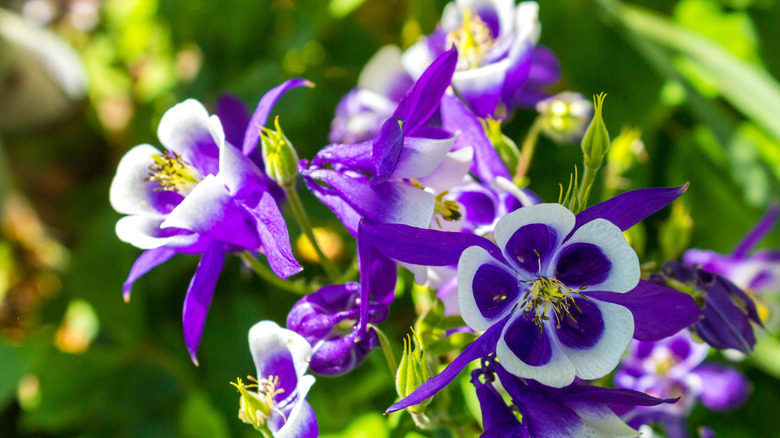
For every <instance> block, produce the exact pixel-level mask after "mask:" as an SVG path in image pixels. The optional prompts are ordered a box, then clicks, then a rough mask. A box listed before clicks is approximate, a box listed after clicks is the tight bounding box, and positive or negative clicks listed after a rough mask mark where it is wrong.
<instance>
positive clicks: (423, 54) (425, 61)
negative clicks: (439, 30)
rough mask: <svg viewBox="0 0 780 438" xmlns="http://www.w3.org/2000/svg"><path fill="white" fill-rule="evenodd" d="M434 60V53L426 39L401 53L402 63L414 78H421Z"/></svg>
mask: <svg viewBox="0 0 780 438" xmlns="http://www.w3.org/2000/svg"><path fill="white" fill-rule="evenodd" d="M432 62H433V55H432V54H431V51H430V49H428V43H427V41H425V40H424V39H422V40H420V41H418V42H417V43H415V44H414V45H413V46H412V47H409V48H408V49H406V51H405V52H404V54H403V55H401V64H403V66H404V69H405V70H406V71H407V72H408V73H409V76H411V77H412V79H415V80H417V79H419V78H420V76H422V74H423V72H424V71H425V69H426V68H428V66H429V65H431V63H432Z"/></svg>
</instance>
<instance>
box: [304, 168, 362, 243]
mask: <svg viewBox="0 0 780 438" xmlns="http://www.w3.org/2000/svg"><path fill="white" fill-rule="evenodd" d="M305 169H306V161H305V160H304V161H301V164H299V165H298V172H299V173H301V175H303V180H304V181H305V182H306V186H307V187H309V190H311V192H312V193H314V196H316V197H317V199H319V200H320V202H322V203H323V204H325V205H326V206H328V208H330V209H331V211H333V213H334V214H335V215H336V217H338V218H339V220H340V221H341V223H342V224H343V225H344V227H345V228H346V229H347V231H349V233H350V234H352V235H353V236H357V229H358V224H359V223H360V219H361V217H360V213H358V212H357V211H356V210H355V209H354V208H353V207H352V206H351V205H349V204H348V203H347V202H346V201H345V200H344V199H342V198H341V196H339V194H338V193H337V192H336V191H335V190H333V189H332V188H330V187H326V186H324V185H322V184H317V181H315V180H314V178H311V177H310V176H308V175H307V174H306V173H305Z"/></svg>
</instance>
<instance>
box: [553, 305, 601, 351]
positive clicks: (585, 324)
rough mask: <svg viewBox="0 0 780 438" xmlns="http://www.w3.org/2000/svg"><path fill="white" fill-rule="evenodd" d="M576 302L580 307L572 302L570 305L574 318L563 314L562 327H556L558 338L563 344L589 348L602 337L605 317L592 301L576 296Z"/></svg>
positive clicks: (570, 346)
mask: <svg viewBox="0 0 780 438" xmlns="http://www.w3.org/2000/svg"><path fill="white" fill-rule="evenodd" d="M574 302H575V303H576V304H577V306H578V307H579V308H580V310H577V308H576V307H575V306H574V304H572V305H571V306H569V312H570V313H571V316H572V317H573V318H574V319H573V320H572V318H569V317H568V316H567V315H561V320H560V324H561V327H560V328H556V333H557V335H558V340H560V341H561V344H563V345H565V346H567V347H569V348H589V347H592V346H594V345H596V343H597V342H598V341H599V339H601V335H602V334H603V333H604V319H603V318H602V316H601V311H600V310H599V308H598V306H597V305H595V304H593V303H592V302H590V301H588V300H585V299H582V298H575V299H574Z"/></svg>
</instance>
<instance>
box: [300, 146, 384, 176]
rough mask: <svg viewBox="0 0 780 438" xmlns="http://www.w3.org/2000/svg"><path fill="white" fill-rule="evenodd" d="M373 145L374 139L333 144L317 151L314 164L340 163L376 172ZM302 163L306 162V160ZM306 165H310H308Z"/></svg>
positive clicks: (351, 167) (355, 168) (372, 172)
mask: <svg viewBox="0 0 780 438" xmlns="http://www.w3.org/2000/svg"><path fill="white" fill-rule="evenodd" d="M373 147H374V142H373V141H365V142H362V143H355V144H346V143H345V144H331V145H328V146H325V147H324V148H322V149H320V151H319V152H317V155H316V156H315V157H314V158H313V159H312V164H314V165H315V166H322V165H323V164H325V163H339V164H342V165H344V166H346V167H348V168H350V169H354V170H358V171H361V172H365V173H370V174H374V173H375V172H376V166H375V165H374V154H373ZM302 163H305V161H303V162H302ZM300 165H301V164H299V166H300ZM305 167H308V165H306V166H304V168H305Z"/></svg>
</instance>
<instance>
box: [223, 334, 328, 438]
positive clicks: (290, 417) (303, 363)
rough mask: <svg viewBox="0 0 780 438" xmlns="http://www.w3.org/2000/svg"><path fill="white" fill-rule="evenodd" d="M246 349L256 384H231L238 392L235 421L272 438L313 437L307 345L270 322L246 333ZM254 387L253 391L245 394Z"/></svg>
mask: <svg viewBox="0 0 780 438" xmlns="http://www.w3.org/2000/svg"><path fill="white" fill-rule="evenodd" d="M249 348H250V350H251V351H252V359H254V362H255V367H256V368H257V379H256V385H243V384H242V383H241V380H240V379H239V381H238V384H233V385H234V386H236V388H238V390H239V392H241V409H240V410H239V418H240V419H241V420H242V421H244V422H245V423H249V424H252V425H253V426H254V427H255V428H256V429H258V430H261V431H264V432H270V433H271V434H272V435H273V436H274V437H276V438H314V437H317V436H318V428H317V418H316V417H315V416H314V410H313V409H312V408H311V405H309V402H308V401H306V395H307V394H308V393H309V389H311V386H312V385H314V381H315V378H314V376H310V375H307V374H306V371H307V370H308V368H309V361H310V360H311V345H309V343H308V342H306V340H305V339H304V338H303V337H302V336H301V335H299V334H297V333H295V332H293V331H290V330H286V329H283V328H281V327H279V326H278V325H277V324H276V323H275V322H272V321H261V322H258V323H257V324H255V325H254V326H252V328H251V329H250V330H249ZM250 387H255V388H257V392H249V391H247V389H248V388H250Z"/></svg>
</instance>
